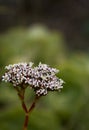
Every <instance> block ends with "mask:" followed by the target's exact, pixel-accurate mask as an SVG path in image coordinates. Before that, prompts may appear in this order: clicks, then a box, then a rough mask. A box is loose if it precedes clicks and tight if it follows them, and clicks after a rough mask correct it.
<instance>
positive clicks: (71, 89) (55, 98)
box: [0, 0, 89, 130]
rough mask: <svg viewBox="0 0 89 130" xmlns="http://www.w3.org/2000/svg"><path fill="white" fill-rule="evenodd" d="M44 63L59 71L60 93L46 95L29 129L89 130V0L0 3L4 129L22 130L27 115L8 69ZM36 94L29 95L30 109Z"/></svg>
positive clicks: (6, 0)
mask: <svg viewBox="0 0 89 130" xmlns="http://www.w3.org/2000/svg"><path fill="white" fill-rule="evenodd" d="M18 62H34V64H35V65H38V63H39V62H42V63H46V64H49V65H50V66H51V67H54V68H55V67H56V68H57V69H59V70H60V72H59V74H58V77H59V78H60V77H61V78H62V79H63V80H64V81H65V84H64V88H63V89H62V91H61V92H49V93H48V95H47V96H44V97H42V98H41V99H40V100H39V102H38V104H37V105H36V108H35V109H34V111H33V112H32V114H31V115H30V120H29V126H28V127H29V128H28V130H49V129H50V130H89V1H88V0H55V1H54V0H0V130H22V127H23V122H24V118H25V115H24V112H23V110H22V108H21V104H20V101H19V98H18V96H17V93H16V91H15V90H14V89H13V87H12V85H11V84H9V83H4V82H2V81H1V76H2V75H3V74H4V72H5V69H4V67H5V66H6V65H8V64H14V63H18ZM33 95H34V92H33V91H32V90H30V91H29V89H27V91H26V101H27V105H28V106H30V105H31V103H32V101H33V98H34V96H33Z"/></svg>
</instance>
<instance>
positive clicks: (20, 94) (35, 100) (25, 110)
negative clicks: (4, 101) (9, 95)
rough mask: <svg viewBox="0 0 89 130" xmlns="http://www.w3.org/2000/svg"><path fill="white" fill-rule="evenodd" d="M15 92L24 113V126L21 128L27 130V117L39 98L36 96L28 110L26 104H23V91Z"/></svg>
mask: <svg viewBox="0 0 89 130" xmlns="http://www.w3.org/2000/svg"><path fill="white" fill-rule="evenodd" d="M16 91H17V92H18V96H19V98H20V101H21V104H22V108H23V110H24V112H25V120H24V126H23V130H27V127H28V122H29V115H30V113H31V112H32V110H33V109H34V108H35V105H36V102H37V101H38V99H39V98H40V96H36V97H35V99H34V101H33V103H32V104H31V106H30V108H29V109H28V108H27V106H26V104H25V101H24V99H25V97H24V95H25V89H21V90H19V89H18V88H16Z"/></svg>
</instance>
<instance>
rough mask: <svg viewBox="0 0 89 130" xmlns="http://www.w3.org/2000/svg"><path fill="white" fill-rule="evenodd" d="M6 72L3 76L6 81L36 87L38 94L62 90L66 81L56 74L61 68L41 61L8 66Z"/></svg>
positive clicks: (15, 85) (16, 84)
mask: <svg viewBox="0 0 89 130" xmlns="http://www.w3.org/2000/svg"><path fill="white" fill-rule="evenodd" d="M5 69H6V70H7V71H6V73H5V74H4V75H3V76H2V80H3V81H5V82H11V83H12V84H13V86H14V87H17V86H20V87H23V86H29V87H31V88H33V89H34V91H35V94H36V95H37V96H42V95H46V94H47V93H48V91H55V90H60V89H61V88H63V86H62V85H63V83H64V81H63V80H62V79H59V78H58V77H57V76H56V73H58V72H59V70H57V69H55V68H50V67H49V66H48V65H46V64H42V63H39V65H38V66H36V67H33V63H32V62H30V63H18V64H13V65H9V66H6V67H5Z"/></svg>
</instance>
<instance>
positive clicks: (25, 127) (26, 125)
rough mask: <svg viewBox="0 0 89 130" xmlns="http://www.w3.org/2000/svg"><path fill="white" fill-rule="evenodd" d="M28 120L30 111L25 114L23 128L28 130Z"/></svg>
mask: <svg viewBox="0 0 89 130" xmlns="http://www.w3.org/2000/svg"><path fill="white" fill-rule="evenodd" d="M28 121H29V113H27V114H26V115H25V121H24V126H23V130H27V127H28Z"/></svg>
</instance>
